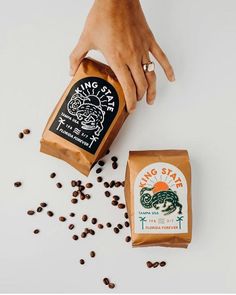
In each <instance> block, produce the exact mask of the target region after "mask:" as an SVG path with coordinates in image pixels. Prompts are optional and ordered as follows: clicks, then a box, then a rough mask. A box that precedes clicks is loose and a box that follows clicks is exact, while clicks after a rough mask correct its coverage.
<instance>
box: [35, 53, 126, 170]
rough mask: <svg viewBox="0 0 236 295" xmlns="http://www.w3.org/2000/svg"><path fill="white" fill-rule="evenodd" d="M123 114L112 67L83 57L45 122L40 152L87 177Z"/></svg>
mask: <svg viewBox="0 0 236 295" xmlns="http://www.w3.org/2000/svg"><path fill="white" fill-rule="evenodd" d="M127 115H128V113H127V111H126V107H125V99H124V94H123V91H122V88H121V86H120V84H119V82H118V80H117V78H116V77H115V75H114V73H113V72H112V70H111V69H110V68H109V67H108V66H107V65H105V64H102V63H100V62H98V61H95V60H93V59H90V58H85V59H83V61H82V62H81V64H80V66H79V68H78V70H77V72H76V74H75V76H74V77H73V79H72V80H71V82H70V84H69V86H68V87H67V89H66V90H65V92H64V94H63V95H62V97H61V99H60V101H59V102H58V104H57V105H56V107H55V109H54V111H53V113H52V114H51V116H50V118H49V120H48V122H47V125H46V127H45V130H44V132H43V135H42V139H41V149H40V151H41V152H43V153H46V154H48V155H51V156H54V157H57V158H59V159H62V160H64V161H66V162H67V163H69V164H70V165H72V166H73V167H75V168H76V169H78V170H79V171H80V172H82V173H83V174H85V175H86V176H87V175H88V174H89V172H90V169H91V167H92V166H93V164H94V163H95V162H96V161H97V160H99V158H101V157H102V156H103V155H104V154H105V153H106V151H107V150H108V148H109V146H110V145H111V143H112V141H113V140H114V138H115V137H116V135H117V133H118V131H119V130H120V128H121V126H122V125H123V123H124V121H125V119H126V117H127Z"/></svg>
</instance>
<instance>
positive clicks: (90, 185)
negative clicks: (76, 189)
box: [85, 182, 93, 188]
mask: <svg viewBox="0 0 236 295" xmlns="http://www.w3.org/2000/svg"><path fill="white" fill-rule="evenodd" d="M85 186H86V187H87V188H91V187H93V184H92V183H90V182H89V183H86V185H85Z"/></svg>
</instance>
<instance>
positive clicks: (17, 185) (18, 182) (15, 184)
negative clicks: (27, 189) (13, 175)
mask: <svg viewBox="0 0 236 295" xmlns="http://www.w3.org/2000/svg"><path fill="white" fill-rule="evenodd" d="M21 185H22V183H21V182H20V181H16V182H15V183H14V186H15V187H20V186H21Z"/></svg>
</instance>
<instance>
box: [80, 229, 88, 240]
mask: <svg viewBox="0 0 236 295" xmlns="http://www.w3.org/2000/svg"><path fill="white" fill-rule="evenodd" d="M86 237H87V234H86V232H84V231H83V232H82V234H81V238H83V239H84V238H86Z"/></svg>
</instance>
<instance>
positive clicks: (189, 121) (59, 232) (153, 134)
mask: <svg viewBox="0 0 236 295" xmlns="http://www.w3.org/2000/svg"><path fill="white" fill-rule="evenodd" d="M91 3H92V1H88V0H86V1H85V0H83V1H82V0H73V1H72V0H70V1H56V0H51V1H46V0H41V1H30V0H22V1H12V0H7V1H2V0H0V81H1V84H0V99H1V108H0V112H1V115H0V121H1V122H0V123H1V125H0V126H1V137H0V142H1V145H0V149H1V150H0V157H1V159H0V163H1V168H0V169H1V179H0V190H1V191H0V198H1V203H0V292H77V293H78V292H79V293H80V292H110V293H113V292H114V293H115V292H153V293H159V292H233V291H234V292H235V291H236V281H235V263H236V259H235V244H236V237H235V226H236V224H235V210H236V209H235V208H236V194H235V176H236V175H235V169H236V168H235V167H236V160H235V151H236V141H235V126H236V124H235V123H236V122H235V116H236V115H235V108H236V102H235V99H236V88H235V62H236V58H235V52H236V36H235V33H236V17H235V15H236V2H235V1H205V0H204V1H203V0H202V1H187V0H186V1H183V0H181V1H174V0H173V1H170V0H169V1H167V0H165V1H156V0H155V1H154V0H152V1H151V0H149V1H143V7H144V10H145V13H146V16H147V19H148V21H149V24H150V26H151V28H152V30H153V32H154V34H155V36H156V38H157V40H158V41H159V43H160V44H161V46H162V48H163V49H164V50H165V51H166V53H167V55H168V57H169V59H170V60H171V62H172V64H173V66H174V69H175V73H176V82H175V83H173V84H170V83H168V82H167V81H166V79H165V77H164V75H163V73H162V71H161V70H160V69H159V67H158V69H157V72H158V80H159V85H158V101H157V103H156V104H155V105H154V106H153V107H148V106H146V105H145V103H144V102H142V103H140V104H139V105H138V109H137V111H136V112H135V113H134V114H133V115H132V116H130V117H129V119H128V120H127V122H126V125H125V128H123V129H122V130H121V132H120V133H119V136H118V137H117V139H116V140H115V142H114V143H113V145H112V154H115V155H118V156H119V171H118V172H117V174H116V175H115V176H114V175H112V174H111V172H112V170H111V168H110V166H111V165H110V164H108V165H107V166H106V167H105V169H104V173H103V176H104V178H105V179H108V180H110V179H111V178H113V177H116V178H117V179H119V178H120V179H123V177H124V170H125V164H126V160H127V153H128V150H135V149H169V148H186V149H188V150H189V152H190V156H191V163H192V172H193V240H192V244H191V245H190V246H189V248H188V249H187V250H183V249H168V248H158V247H156V248H146V249H132V248H131V247H130V244H127V243H125V242H124V238H125V236H126V235H127V234H128V230H127V229H125V230H123V231H122V233H121V234H119V235H115V234H114V233H113V232H112V230H109V229H104V230H101V231H97V234H96V235H95V236H94V237H89V238H87V239H85V240H80V241H78V242H75V241H73V240H72V239H71V235H72V233H71V232H70V231H69V230H68V229H67V226H68V223H67V224H63V223H60V222H59V221H58V220H57V218H58V216H60V215H66V216H68V214H69V213H70V212H71V211H75V212H76V213H77V217H76V218H75V221H74V223H75V224H76V230H75V232H79V231H80V228H82V226H84V224H81V222H80V217H81V214H83V213H87V214H88V215H89V216H90V217H93V216H95V217H98V219H99V221H101V222H103V223H105V222H106V221H111V222H112V223H113V224H115V223H117V222H119V221H122V220H123V219H122V212H121V211H122V210H120V211H119V210H118V209H116V208H114V207H112V206H111V205H110V200H108V199H106V198H105V197H104V196H103V188H102V187H101V188H100V187H99V186H96V187H94V188H93V189H92V193H91V194H92V199H91V200H90V201H84V202H83V203H80V204H79V205H78V206H77V205H72V204H71V203H70V198H71V197H70V195H71V192H72V188H71V187H70V186H69V182H70V180H71V179H73V178H76V179H80V178H81V179H85V178H84V177H82V176H81V174H80V173H78V172H77V171H76V170H74V169H73V168H71V167H70V166H68V165H67V164H65V163H63V162H62V161H59V160H57V159H54V158H52V157H48V156H46V155H43V154H40V153H39V140H40V136H41V133H42V130H43V128H44V125H45V123H46V121H47V118H48V116H49V114H50V113H51V111H52V109H53V107H54V105H55V104H56V102H57V100H58V99H59V97H60V95H61V94H62V92H63V90H64V88H65V87H66V85H67V84H68V82H69V79H70V78H69V76H68V71H69V70H68V68H69V67H68V55H69V53H70V51H71V50H72V48H73V47H74V45H75V42H76V40H77V38H78V36H79V34H80V32H81V30H82V27H83V23H84V20H85V18H86V15H87V13H88V10H89V8H90V5H91ZM94 56H95V57H96V56H97V57H98V55H96V54H95V55H94ZM26 127H29V128H30V129H31V130H32V134H30V135H29V136H27V137H25V138H24V140H19V139H18V137H17V135H18V132H19V131H21V130H22V129H23V128H26ZM108 158H109V157H108ZM52 171H55V172H56V173H57V178H56V179H54V180H52V179H50V178H49V174H50V173H51V172H52ZM95 177H96V176H95V173H94V172H92V173H91V176H90V178H89V179H90V180H94V179H95ZM16 180H21V181H22V182H23V186H22V187H21V188H18V189H16V188H14V186H13V183H14V181H16ZM57 181H61V182H62V183H63V185H64V186H63V189H61V190H59V189H58V188H57V187H56V186H55V183H56V182H57ZM119 194H120V196H121V197H122V198H123V194H122V191H121V190H120V192H119ZM41 201H46V202H47V203H48V204H49V207H50V209H52V210H53V211H54V212H55V217H54V218H52V219H49V217H48V216H47V215H46V212H42V213H41V214H37V215H36V216H32V217H30V216H27V214H26V211H27V210H28V209H30V208H36V207H37V205H38V204H39V202H41ZM35 228H39V229H41V233H40V234H39V235H38V236H36V235H33V234H32V231H33V229H35ZM90 250H95V251H96V253H97V257H96V258H95V259H94V260H92V259H91V258H90V259H89V252H90ZM80 258H85V260H86V265H84V266H81V265H80V264H79V259H80ZM149 259H150V260H153V261H155V260H157V261H160V260H162V259H164V260H166V261H167V263H168V266H167V267H166V268H164V269H159V268H157V269H147V268H146V266H145V262H146V261H147V260H149ZM104 276H108V277H109V278H111V280H112V281H114V282H115V283H116V286H117V287H116V289H114V290H109V289H108V288H106V286H104V285H103V283H102V281H101V280H102V278H103V277H104Z"/></svg>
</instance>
